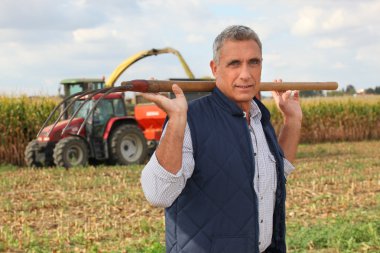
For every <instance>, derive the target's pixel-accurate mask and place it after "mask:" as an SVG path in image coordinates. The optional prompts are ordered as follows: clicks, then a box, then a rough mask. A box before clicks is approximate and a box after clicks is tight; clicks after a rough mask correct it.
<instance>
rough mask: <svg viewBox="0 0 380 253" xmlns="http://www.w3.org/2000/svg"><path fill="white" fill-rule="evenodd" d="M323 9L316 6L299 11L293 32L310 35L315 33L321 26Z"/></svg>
mask: <svg viewBox="0 0 380 253" xmlns="http://www.w3.org/2000/svg"><path fill="white" fill-rule="evenodd" d="M322 13H323V11H322V10H321V9H319V8H315V7H305V8H303V9H301V10H300V11H299V13H298V16H299V17H298V20H297V21H296V23H295V24H294V26H293V27H292V32H293V33H294V34H296V35H301V36H302V35H308V34H312V33H314V32H315V31H316V30H317V29H318V28H319V19H320V17H321V16H322Z"/></svg>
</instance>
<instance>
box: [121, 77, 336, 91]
mask: <svg viewBox="0 0 380 253" xmlns="http://www.w3.org/2000/svg"><path fill="white" fill-rule="evenodd" d="M173 84H177V85H178V86H179V87H180V88H181V89H182V90H183V92H210V91H212V90H213V89H214V87H215V81H212V80H210V81H171V80H170V81H163V80H132V81H125V82H122V83H121V87H124V89H125V91H137V92H150V93H157V92H171V91H172V85H173ZM337 88H338V83H337V82H282V83H274V82H262V83H260V91H272V90H273V91H286V90H336V89H337Z"/></svg>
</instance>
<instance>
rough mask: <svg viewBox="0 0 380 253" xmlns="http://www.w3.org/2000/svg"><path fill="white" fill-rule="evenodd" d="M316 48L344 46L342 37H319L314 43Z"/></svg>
mask: <svg viewBox="0 0 380 253" xmlns="http://www.w3.org/2000/svg"><path fill="white" fill-rule="evenodd" d="M314 45H315V46H316V47H317V48H340V47H344V46H345V42H344V39H339V38H338V39H331V38H326V39H320V40H318V41H317V42H316V43H315V44H314Z"/></svg>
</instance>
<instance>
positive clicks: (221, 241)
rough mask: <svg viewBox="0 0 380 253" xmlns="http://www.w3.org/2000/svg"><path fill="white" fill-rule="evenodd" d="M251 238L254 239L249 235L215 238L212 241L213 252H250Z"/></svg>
mask: <svg viewBox="0 0 380 253" xmlns="http://www.w3.org/2000/svg"><path fill="white" fill-rule="evenodd" d="M250 240H252V238H249V237H218V238H214V239H213V241H212V247H211V253H221V252H225V253H229V252H234V253H248V252H250V250H249V249H250V247H249V245H250ZM251 243H252V242H251ZM250 253H251V252H250Z"/></svg>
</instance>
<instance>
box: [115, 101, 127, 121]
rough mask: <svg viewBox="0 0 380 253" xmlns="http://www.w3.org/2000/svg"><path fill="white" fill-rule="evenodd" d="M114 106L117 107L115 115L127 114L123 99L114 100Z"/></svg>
mask: <svg viewBox="0 0 380 253" xmlns="http://www.w3.org/2000/svg"><path fill="white" fill-rule="evenodd" d="M113 107H114V108H115V116H117V117H122V116H125V109H124V102H123V100H122V99H115V100H113Z"/></svg>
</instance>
